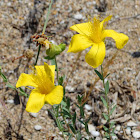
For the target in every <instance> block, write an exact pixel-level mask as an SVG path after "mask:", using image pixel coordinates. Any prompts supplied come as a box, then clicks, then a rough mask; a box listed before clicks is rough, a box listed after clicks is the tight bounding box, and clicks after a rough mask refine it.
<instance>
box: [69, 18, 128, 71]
mask: <svg viewBox="0 0 140 140" xmlns="http://www.w3.org/2000/svg"><path fill="white" fill-rule="evenodd" d="M110 19H111V16H108V17H107V18H105V19H104V20H103V21H101V22H100V20H99V19H97V18H94V19H93V21H89V22H87V23H81V24H76V25H73V26H71V27H70V29H71V30H74V31H77V32H78V33H79V34H76V35H74V36H73V37H72V40H71V43H70V45H69V50H68V52H73V53H77V52H80V51H83V50H84V49H86V48H88V47H90V46H92V47H91V49H90V51H89V52H88V53H87V54H86V56H85V60H86V62H87V63H88V64H89V65H91V66H92V67H93V68H96V67H98V66H99V65H101V64H102V62H103V60H104V57H105V44H104V39H105V37H112V38H113V39H114V40H115V41H116V47H117V48H118V49H122V48H123V47H124V45H125V44H126V43H127V41H128V40H129V38H128V36H127V35H125V34H123V33H117V32H116V31H114V30H105V25H104V24H105V23H106V22H107V21H109V20H110Z"/></svg>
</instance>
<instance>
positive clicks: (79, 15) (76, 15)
mask: <svg viewBox="0 0 140 140" xmlns="http://www.w3.org/2000/svg"><path fill="white" fill-rule="evenodd" d="M74 18H75V19H77V20H81V19H83V15H82V14H79V13H78V14H75V15H74Z"/></svg>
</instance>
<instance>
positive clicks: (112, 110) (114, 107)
mask: <svg viewBox="0 0 140 140" xmlns="http://www.w3.org/2000/svg"><path fill="white" fill-rule="evenodd" d="M116 106H117V105H114V106H113V108H112V109H111V111H110V113H109V115H110V116H111V115H112V113H113V112H114V110H115V109H116Z"/></svg>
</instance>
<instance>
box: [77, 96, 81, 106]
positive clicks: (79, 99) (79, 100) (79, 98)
mask: <svg viewBox="0 0 140 140" xmlns="http://www.w3.org/2000/svg"><path fill="white" fill-rule="evenodd" d="M77 98H78V103H79V104H81V97H80V96H79V95H78V96H77Z"/></svg>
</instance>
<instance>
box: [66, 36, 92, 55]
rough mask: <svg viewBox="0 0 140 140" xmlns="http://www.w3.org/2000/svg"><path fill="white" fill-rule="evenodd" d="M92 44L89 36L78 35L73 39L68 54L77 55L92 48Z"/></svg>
mask: <svg viewBox="0 0 140 140" xmlns="http://www.w3.org/2000/svg"><path fill="white" fill-rule="evenodd" d="M92 44H93V41H92V40H90V39H89V38H88V37H87V36H85V35H81V34H76V35H74V36H73V37H72V40H71V43H70V45H69V50H68V52H73V53H77V52H80V51H83V50H84V49H86V48H88V47H90V46H91V45H92Z"/></svg>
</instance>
